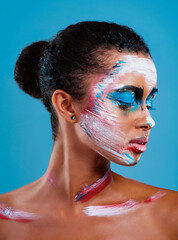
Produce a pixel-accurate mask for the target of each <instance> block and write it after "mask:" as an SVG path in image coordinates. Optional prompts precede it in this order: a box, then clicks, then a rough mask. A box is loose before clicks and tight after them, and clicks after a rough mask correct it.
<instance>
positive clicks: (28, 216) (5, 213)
mask: <svg viewBox="0 0 178 240" xmlns="http://www.w3.org/2000/svg"><path fill="white" fill-rule="evenodd" d="M0 219H5V220H13V221H16V222H22V223H28V222H32V221H34V220H36V219H37V215H36V214H34V213H28V212H24V211H18V210H13V209H11V208H10V207H8V206H5V205H4V204H0Z"/></svg>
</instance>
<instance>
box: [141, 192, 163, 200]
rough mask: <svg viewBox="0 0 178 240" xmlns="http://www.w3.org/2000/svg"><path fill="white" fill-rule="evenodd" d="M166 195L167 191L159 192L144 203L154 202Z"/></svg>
mask: <svg viewBox="0 0 178 240" xmlns="http://www.w3.org/2000/svg"><path fill="white" fill-rule="evenodd" d="M165 194H166V191H163V192H160V191H159V192H157V193H155V194H154V195H152V196H150V197H148V198H147V199H146V200H145V201H144V202H145V203H150V202H153V201H155V200H157V199H159V198H161V197H163V196H164V195H165Z"/></svg>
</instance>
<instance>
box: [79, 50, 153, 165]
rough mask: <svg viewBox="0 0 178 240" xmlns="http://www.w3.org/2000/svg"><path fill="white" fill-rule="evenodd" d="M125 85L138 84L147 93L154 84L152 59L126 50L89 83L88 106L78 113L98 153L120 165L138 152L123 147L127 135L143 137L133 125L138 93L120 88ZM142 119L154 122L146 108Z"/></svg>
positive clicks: (137, 112) (128, 162) (134, 159)
mask: <svg viewBox="0 0 178 240" xmlns="http://www.w3.org/2000/svg"><path fill="white" fill-rule="evenodd" d="M128 74H129V79H128ZM127 85H132V86H134V87H135V88H142V89H143V91H147V93H148V94H147V95H149V94H150V92H151V90H152V89H153V87H155V86H156V69H155V66H154V63H153V61H152V60H151V59H148V58H139V57H138V56H136V55H128V54H125V55H124V57H122V59H121V60H119V61H117V62H116V64H115V66H113V67H112V69H111V72H110V73H109V74H107V75H106V77H105V78H104V79H102V80H101V81H97V83H95V84H94V85H93V86H92V89H91V93H90V100H89V102H88V106H87V108H86V109H85V110H84V111H83V113H82V114H81V116H80V127H81V128H82V129H83V130H84V131H85V133H86V134H87V135H88V140H89V142H90V143H91V144H92V146H93V148H94V149H95V150H96V151H97V152H98V153H100V154H101V155H102V156H104V157H105V158H107V159H109V160H111V161H114V162H116V163H119V164H122V165H133V164H135V163H136V162H137V161H138V160H139V158H140V154H138V152H137V154H135V152H134V151H133V150H132V151H130V150H126V147H127V145H128V143H129V141H130V140H131V139H135V138H139V137H143V136H145V135H144V134H145V133H144V132H143V131H140V129H135V127H134V123H135V120H136V118H139V117H140V115H141V114H140V111H143V109H142V107H141V106H140V104H139V103H138V102H137V101H136V97H138V96H136V95H135V96H134V94H135V93H134V92H133V91H131V90H124V91H122V90H120V89H121V88H124V86H127ZM116 90H117V91H116ZM118 90H119V91H118ZM116 96H117V99H116ZM128 106H129V107H128ZM144 122H149V123H150V126H151V125H152V126H154V120H153V119H152V118H151V116H150V114H149V112H148V111H147V112H145V119H144ZM141 147H142V149H143V146H141Z"/></svg>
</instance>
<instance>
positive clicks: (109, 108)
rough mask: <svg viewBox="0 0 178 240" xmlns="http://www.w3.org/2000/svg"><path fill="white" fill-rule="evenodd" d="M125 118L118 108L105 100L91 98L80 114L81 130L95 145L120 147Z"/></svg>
mask: <svg viewBox="0 0 178 240" xmlns="http://www.w3.org/2000/svg"><path fill="white" fill-rule="evenodd" d="M124 119H125V116H124V115H123V113H122V111H121V110H119V109H118V106H116V105H113V103H111V101H110V100H109V99H107V98H97V99H96V98H91V100H90V103H89V105H88V107H87V108H86V109H85V110H84V112H83V113H82V114H81V124H82V128H83V129H84V130H85V132H86V133H87V135H88V136H89V137H90V138H92V140H94V141H95V142H97V143H101V142H102V143H103V144H106V145H108V142H110V143H111V144H112V145H113V146H114V145H115V144H119V143H120V145H121V143H122V142H123V141H124V139H125V133H124V131H123V129H125V126H126V124H125V122H124Z"/></svg>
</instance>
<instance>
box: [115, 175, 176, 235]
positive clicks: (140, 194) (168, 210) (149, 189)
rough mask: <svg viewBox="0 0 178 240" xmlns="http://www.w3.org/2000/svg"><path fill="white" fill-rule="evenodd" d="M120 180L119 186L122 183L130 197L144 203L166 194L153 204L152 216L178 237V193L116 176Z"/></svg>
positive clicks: (167, 230) (151, 205)
mask: <svg viewBox="0 0 178 240" xmlns="http://www.w3.org/2000/svg"><path fill="white" fill-rule="evenodd" d="M114 176H115V177H116V178H118V191H119V185H120V184H121V183H122V185H123V188H125V189H127V192H128V193H129V194H130V196H131V197H132V198H133V199H135V200H139V201H144V200H145V199H147V198H150V197H151V196H154V195H156V194H157V193H164V194H163V195H162V196H161V197H158V198H155V199H156V200H154V201H153V202H152V203H151V204H149V206H150V208H148V210H149V209H152V210H151V212H150V214H151V216H152V217H153V219H155V220H156V221H157V222H159V224H160V225H162V226H163V228H164V229H165V231H166V232H168V233H169V234H170V235H172V236H173V239H174V237H175V236H177V237H178V192H177V191H173V190H169V189H166V188H159V187H155V186H152V185H149V184H145V183H142V182H139V181H136V180H133V179H129V178H126V177H123V176H120V175H117V176H116V175H115V173H114Z"/></svg>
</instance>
